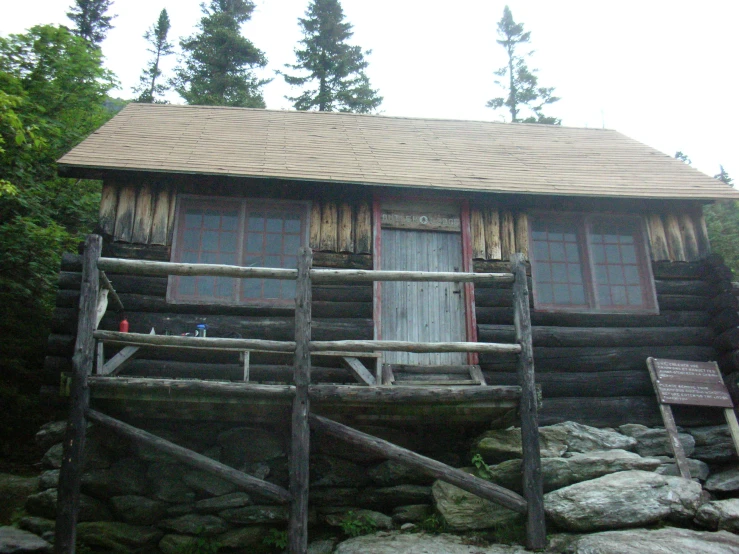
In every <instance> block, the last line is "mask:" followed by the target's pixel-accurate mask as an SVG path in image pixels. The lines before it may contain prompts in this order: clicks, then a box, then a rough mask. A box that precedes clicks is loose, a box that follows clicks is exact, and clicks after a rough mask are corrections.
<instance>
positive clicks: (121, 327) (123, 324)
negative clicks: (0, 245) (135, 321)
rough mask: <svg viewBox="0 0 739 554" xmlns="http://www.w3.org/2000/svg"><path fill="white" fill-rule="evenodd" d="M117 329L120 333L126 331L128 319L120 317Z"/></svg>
mask: <svg viewBox="0 0 739 554" xmlns="http://www.w3.org/2000/svg"><path fill="white" fill-rule="evenodd" d="M118 330H119V331H120V332H121V333H128V320H127V319H121V322H120V323H119V324H118Z"/></svg>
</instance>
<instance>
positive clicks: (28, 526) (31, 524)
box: [18, 516, 56, 536]
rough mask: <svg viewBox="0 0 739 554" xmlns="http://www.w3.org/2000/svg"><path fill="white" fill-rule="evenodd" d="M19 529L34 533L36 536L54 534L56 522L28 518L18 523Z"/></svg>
mask: <svg viewBox="0 0 739 554" xmlns="http://www.w3.org/2000/svg"><path fill="white" fill-rule="evenodd" d="M18 527H20V528H21V529H24V530H26V531H29V532H31V533H33V534H34V535H38V536H42V535H44V534H45V533H48V532H50V531H51V532H52V533H53V532H54V529H56V521H54V520H53V519H46V518H43V517H33V516H28V517H24V518H22V519H21V520H20V521H19V522H18Z"/></svg>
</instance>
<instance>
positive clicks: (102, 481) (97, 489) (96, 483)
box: [80, 458, 147, 498]
mask: <svg viewBox="0 0 739 554" xmlns="http://www.w3.org/2000/svg"><path fill="white" fill-rule="evenodd" d="M80 489H81V490H82V492H84V493H85V494H89V495H90V496H94V497H96V498H110V497H111V496H124V495H142V494H145V493H146V491H147V482H146V467H145V466H144V464H143V463H141V462H140V461H139V460H137V459H135V458H124V459H122V460H118V461H117V462H115V463H114V464H113V465H112V466H111V467H110V468H106V469H91V470H89V471H87V472H85V473H83V474H82V481H81V483H80Z"/></svg>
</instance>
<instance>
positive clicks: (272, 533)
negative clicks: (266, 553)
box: [262, 529, 287, 551]
mask: <svg viewBox="0 0 739 554" xmlns="http://www.w3.org/2000/svg"><path fill="white" fill-rule="evenodd" d="M262 544H264V545H265V546H271V547H273V548H275V549H277V550H280V551H282V550H284V549H285V548H287V531H285V530H284V529H283V530H279V529H270V530H269V531H268V532H267V535H266V536H265V537H264V539H262Z"/></svg>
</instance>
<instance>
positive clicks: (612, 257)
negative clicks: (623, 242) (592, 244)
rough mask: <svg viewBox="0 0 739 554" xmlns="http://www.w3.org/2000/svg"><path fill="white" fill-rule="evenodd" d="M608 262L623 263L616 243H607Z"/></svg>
mask: <svg viewBox="0 0 739 554" xmlns="http://www.w3.org/2000/svg"><path fill="white" fill-rule="evenodd" d="M606 262H607V263H609V264H620V263H621V254H620V253H619V251H618V246H616V245H615V244H607V245H606Z"/></svg>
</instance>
